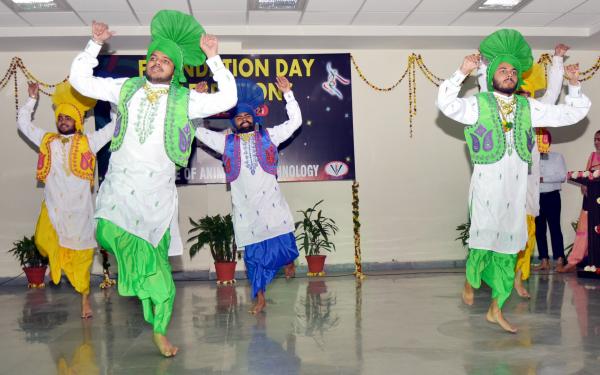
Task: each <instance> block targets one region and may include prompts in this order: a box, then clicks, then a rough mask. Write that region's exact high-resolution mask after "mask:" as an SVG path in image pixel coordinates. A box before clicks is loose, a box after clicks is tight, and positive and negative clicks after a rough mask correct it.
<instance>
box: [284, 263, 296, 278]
mask: <svg viewBox="0 0 600 375" xmlns="http://www.w3.org/2000/svg"><path fill="white" fill-rule="evenodd" d="M284 272H285V278H286V280H289V279H291V278H292V277H295V276H296V265H295V264H294V262H292V263H290V264H288V265H287V266H285V268H284Z"/></svg>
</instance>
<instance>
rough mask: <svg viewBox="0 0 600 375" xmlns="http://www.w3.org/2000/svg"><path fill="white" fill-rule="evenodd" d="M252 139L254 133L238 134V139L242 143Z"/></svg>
mask: <svg viewBox="0 0 600 375" xmlns="http://www.w3.org/2000/svg"><path fill="white" fill-rule="evenodd" d="M252 137H254V132H250V133H241V134H240V138H241V139H242V141H244V142H248V141H249V140H250V139H251V138H252Z"/></svg>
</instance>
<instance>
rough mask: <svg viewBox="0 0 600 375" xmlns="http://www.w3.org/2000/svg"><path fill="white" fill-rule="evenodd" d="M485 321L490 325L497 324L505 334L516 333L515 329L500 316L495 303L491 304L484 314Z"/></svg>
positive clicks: (500, 313)
mask: <svg viewBox="0 0 600 375" xmlns="http://www.w3.org/2000/svg"><path fill="white" fill-rule="evenodd" d="M485 319H486V320H487V321H488V322H490V323H494V324H498V325H499V326H500V327H502V329H503V330H505V331H506V332H509V333H517V329H516V328H515V327H513V326H511V325H510V323H509V322H508V321H507V320H506V319H504V317H503V316H502V311H501V310H500V309H499V308H498V305H497V304H496V301H494V302H492V304H491V305H490V308H489V309H488V311H487V313H486V314H485Z"/></svg>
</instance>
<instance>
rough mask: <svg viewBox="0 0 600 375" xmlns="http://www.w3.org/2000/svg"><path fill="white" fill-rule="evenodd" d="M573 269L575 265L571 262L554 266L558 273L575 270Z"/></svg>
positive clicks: (575, 268) (575, 267)
mask: <svg viewBox="0 0 600 375" xmlns="http://www.w3.org/2000/svg"><path fill="white" fill-rule="evenodd" d="M575 270H577V265H576V264H572V263H569V264H567V265H566V266H563V267H561V268H556V271H558V272H560V273H569V272H575Z"/></svg>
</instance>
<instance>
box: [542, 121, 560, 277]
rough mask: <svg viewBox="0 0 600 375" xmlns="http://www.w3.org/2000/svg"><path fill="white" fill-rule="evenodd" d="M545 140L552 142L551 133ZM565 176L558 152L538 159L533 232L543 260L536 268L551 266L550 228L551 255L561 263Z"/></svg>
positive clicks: (548, 153) (557, 263)
mask: <svg viewBox="0 0 600 375" xmlns="http://www.w3.org/2000/svg"><path fill="white" fill-rule="evenodd" d="M546 132H547V134H546V139H548V144H549V145H550V144H552V136H551V134H550V132H549V131H547V130H546ZM566 178H567V165H566V164H565V159H564V158H563V156H562V155H561V154H560V153H558V152H547V153H544V154H542V155H541V158H540V214H539V216H538V217H537V218H536V219H535V231H536V239H537V248H538V254H539V259H540V260H541V261H542V263H541V264H540V265H539V266H538V267H536V268H535V269H536V270H548V269H550V260H549V257H548V239H547V237H546V229H550V238H551V240H552V258H553V259H554V261H555V262H556V267H557V269H559V268H560V267H562V266H563V264H564V259H565V245H564V242H563V235H562V230H561V228H560V211H561V201H560V189H561V185H562V183H563V182H565V181H566Z"/></svg>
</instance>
